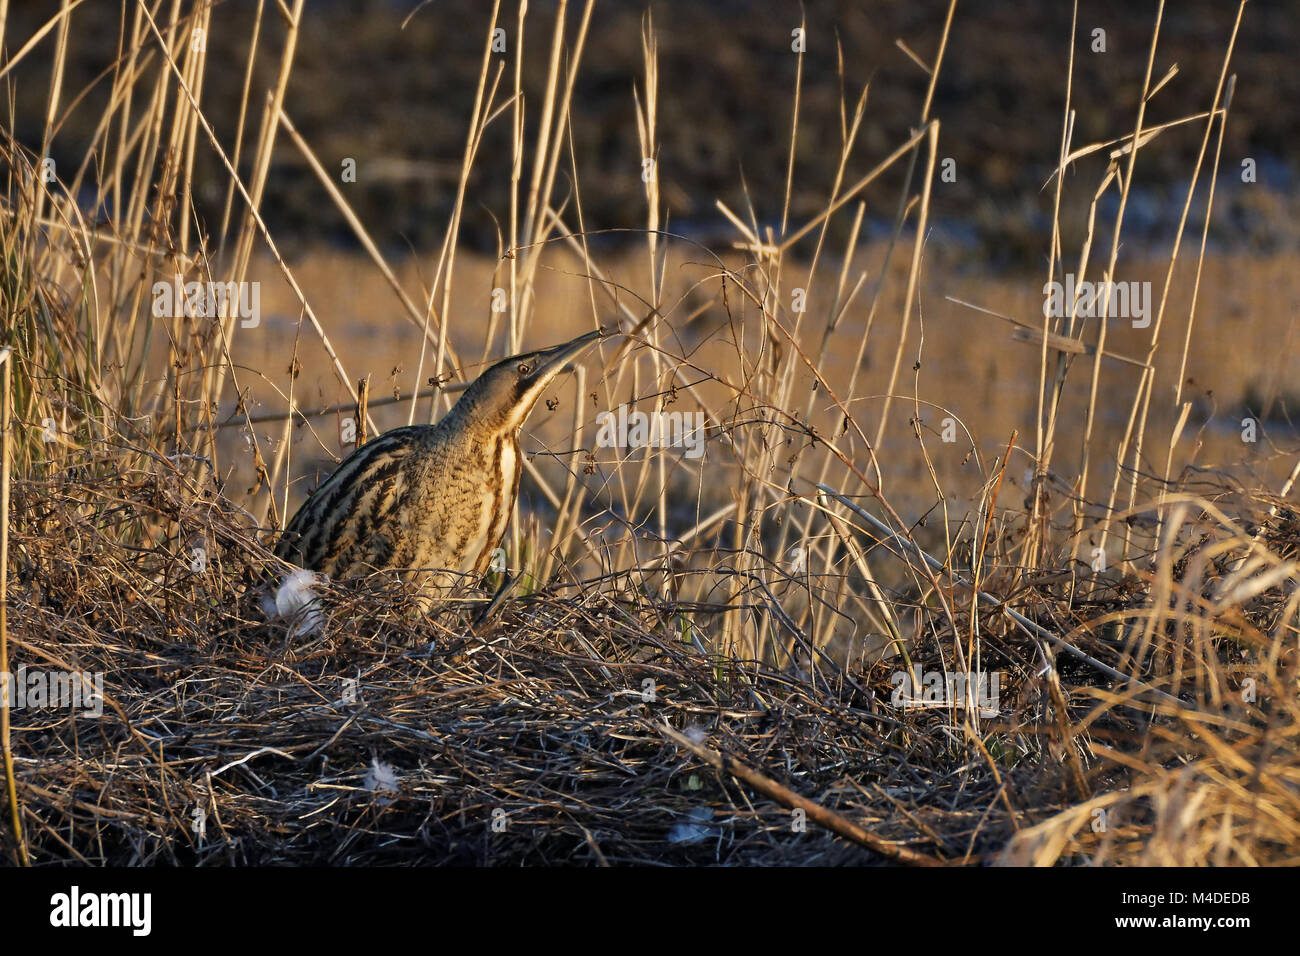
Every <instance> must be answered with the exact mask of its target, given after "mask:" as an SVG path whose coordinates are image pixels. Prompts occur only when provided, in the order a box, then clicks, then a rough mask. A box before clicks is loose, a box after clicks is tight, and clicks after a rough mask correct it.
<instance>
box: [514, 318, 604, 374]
mask: <svg viewBox="0 0 1300 956" xmlns="http://www.w3.org/2000/svg"><path fill="white" fill-rule="evenodd" d="M610 336H611V333H609V332H606V331H605V330H604V329H593V330H592V331H590V332H586V333H584V334H582V335H579V336H578V337H577V338H576V339H573V340H572V341H569V342H565V343H564V344H563V345H557V346H555V348H551V349H546V350H545V351H543V352H538V353H537V369H536V371H534V372H533V377H534V378H537V379H546V378H550V377H551V376H553V375H556V374H558V373H559V372H561V371H563V370H564V368H565V366H566V365H567V364H568V363H569V362H570V361H572V360H573V359H575V358H577V357H578V356H579V355H581V354H582V353H583V351H585V350H586V349H587V348H589V347H590V346H592V345H594V344H595V343H597V342H599V341H600V340H601V339H603V338H607V337H610Z"/></svg>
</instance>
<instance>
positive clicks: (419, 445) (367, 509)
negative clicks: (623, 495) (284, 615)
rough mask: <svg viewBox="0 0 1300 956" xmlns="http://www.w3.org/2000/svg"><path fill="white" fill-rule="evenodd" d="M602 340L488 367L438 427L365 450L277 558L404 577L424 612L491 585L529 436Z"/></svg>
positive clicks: (347, 464)
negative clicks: (487, 578)
mask: <svg viewBox="0 0 1300 956" xmlns="http://www.w3.org/2000/svg"><path fill="white" fill-rule="evenodd" d="M602 335H603V332H602V331H600V330H597V331H593V332H588V333H587V334H585V335H580V336H578V338H576V339H574V340H573V341H571V342H566V343H564V344H563V345H557V346H555V347H554V348H549V349H542V350H541V351H537V352H526V353H524V354H522V355H514V356H511V357H510V358H508V359H504V360H502V361H500V362H497V363H496V364H495V365H493V366H492V367H491V368H489V369H487V370H486V371H485V372H483V374H481V375H480V376H479V377H478V378H477V379H475V380H474V382H473V383H472V384H471V385H470V386H469V388H467V389H466V390H465V392H464V394H463V395H461V397H460V400H459V401H457V402H456V404H455V405H454V406H452V408H451V410H450V411H449V412H447V414H446V415H444V416H443V418H442V420H441V421H439V422H438V424H436V425H408V426H406V427H403V428H394V429H392V430H391V431H387V432H384V433H383V434H382V435H379V436H378V437H377V438H375V439H374V440H373V441H369V442H367V443H365V444H364V445H362V446H361V447H360V448H358V449H357V450H356V451H354V452H353V453H352V454H351V455H349V456H348V457H347V459H346V460H344V462H343V463H342V464H341V465H339V466H338V468H336V469H335V470H334V473H333V474H331V475H330V476H329V478H327V479H326V480H325V482H324V484H322V485H321V486H320V487H319V488H317V489H316V491H315V492H314V493H313V494H312V496H311V497H310V498H308V499H307V501H306V502H304V503H303V505H302V507H301V508H299V509H298V512H297V514H295V515H294V516H293V520H291V521H290V522H289V524H288V526H287V527H286V528H285V532H284V535H283V537H281V539H280V541H279V543H278V544H277V545H276V550H275V553H276V554H277V555H278V556H279V557H281V558H283V559H285V560H286V561H290V562H293V563H295V564H298V565H300V566H301V567H303V568H306V569H308V570H311V571H319V572H321V573H323V574H326V575H328V576H329V577H330V578H333V579H336V580H337V579H342V578H349V577H358V576H361V575H365V574H369V573H371V572H372V571H391V572H395V573H396V574H397V575H398V576H399V577H400V578H401V579H402V580H403V581H404V582H406V584H407V585H408V586H409V587H410V588H411V590H412V592H413V596H414V597H415V599H416V603H417V605H418V607H419V609H420V611H421V612H422V613H424V612H427V611H428V610H429V609H430V608H431V607H432V606H433V605H434V604H435V603H437V601H438V600H439V599H440V598H443V597H446V596H448V595H449V594H450V593H451V592H452V591H453V590H454V589H455V588H456V587H457V586H458V585H460V584H463V583H473V582H476V581H477V580H479V579H481V578H482V576H483V575H484V574H485V573H486V572H487V570H488V566H489V564H490V563H491V561H492V555H493V552H494V551H495V550H496V549H497V547H498V546H499V545H500V542H501V537H502V535H503V534H504V533H505V530H506V524H507V522H508V521H509V520H510V514H511V512H512V511H513V510H514V505H515V498H516V496H517V495H518V493H519V475H520V472H521V471H522V469H523V455H522V453H521V451H520V448H519V429H520V428H521V427H522V426H523V424H524V421H525V420H526V419H527V418H528V416H529V414H530V413H531V412H532V410H533V407H534V406H535V405H536V404H537V402H538V400H539V399H540V398H541V397H542V394H543V393H544V392H545V391H546V388H547V386H549V385H550V384H551V382H553V381H554V380H555V378H556V376H558V375H559V374H560V373H561V372H562V371H563V370H564V369H565V367H566V366H567V364H568V362H569V361H570V360H571V359H574V358H576V357H577V356H578V355H579V354H580V353H581V352H582V351H583V350H584V349H586V348H588V347H589V346H590V345H592V344H593V343H594V342H596V341H597V340H598V339H599V338H600V337H601V336H602Z"/></svg>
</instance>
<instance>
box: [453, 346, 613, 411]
mask: <svg viewBox="0 0 1300 956" xmlns="http://www.w3.org/2000/svg"><path fill="white" fill-rule="evenodd" d="M604 334H605V333H604V331H603V330H600V329H596V330H594V331H591V332H588V333H586V334H585V335H580V336H578V337H577V338H576V339H573V340H572V341H570V342H565V343H564V344H563V345H557V346H555V347H553V348H549V349H540V350H538V351H536V352H524V353H522V354H520V355H512V356H511V357H510V358H507V359H502V360H501V361H500V362H497V363H496V364H495V365H493V366H491V367H490V368H488V369H487V370H486V371H485V372H483V374H482V375H480V376H479V377H478V378H477V379H475V380H474V382H473V383H472V384H471V385H470V386H469V388H467V389H466V390H465V394H464V395H462V396H461V397H460V401H459V402H457V403H456V405H457V409H456V410H457V411H458V412H460V413H462V414H465V415H469V416H471V417H472V419H473V420H475V421H480V422H484V423H490V424H491V425H492V426H493V427H495V428H498V429H501V430H504V431H509V432H512V433H513V432H516V431H518V430H519V428H520V427H521V426H522V425H523V423H524V420H525V419H527V418H528V416H529V414H530V413H531V412H532V410H533V407H534V406H535V405H536V404H537V402H538V400H539V399H540V398H541V397H542V394H543V393H544V392H545V391H546V389H547V387H548V386H549V385H550V384H551V382H553V381H554V380H555V379H556V377H557V376H558V375H559V374H560V373H561V372H563V371H564V370H565V368H566V367H567V366H568V363H569V362H570V361H571V360H573V359H574V358H577V356H578V355H580V354H581V353H582V352H583V351H584V350H585V349H587V348H588V347H590V346H591V345H593V344H595V343H596V342H597V341H599V340H600V339H601V337H602V336H604Z"/></svg>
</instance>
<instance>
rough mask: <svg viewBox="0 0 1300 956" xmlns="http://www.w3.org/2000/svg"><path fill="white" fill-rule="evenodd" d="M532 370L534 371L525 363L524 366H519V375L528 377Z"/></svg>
mask: <svg viewBox="0 0 1300 956" xmlns="http://www.w3.org/2000/svg"><path fill="white" fill-rule="evenodd" d="M532 370H533V369H532V366H530V365H529V364H528V363H527V362H524V363H523V364H521V365H520V366H519V374H520V375H527V374H528V373H529V372H531V371H532Z"/></svg>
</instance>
